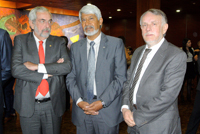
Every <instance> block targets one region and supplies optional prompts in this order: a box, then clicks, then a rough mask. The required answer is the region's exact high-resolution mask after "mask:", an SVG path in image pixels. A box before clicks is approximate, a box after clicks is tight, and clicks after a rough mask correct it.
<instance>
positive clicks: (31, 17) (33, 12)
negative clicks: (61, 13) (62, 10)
mask: <svg viewBox="0 0 200 134" xmlns="http://www.w3.org/2000/svg"><path fill="white" fill-rule="evenodd" d="M37 12H48V13H49V14H50V16H51V17H52V15H51V13H50V12H49V10H48V9H47V8H45V7H42V6H38V7H35V8H33V9H32V10H31V11H30V13H29V15H28V18H29V20H31V21H32V22H35V20H36V18H37Z"/></svg>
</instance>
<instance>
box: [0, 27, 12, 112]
mask: <svg viewBox="0 0 200 134" xmlns="http://www.w3.org/2000/svg"><path fill="white" fill-rule="evenodd" d="M0 52H1V57H0V59H1V62H0V67H1V74H0V99H1V100H0V107H1V108H0V113H3V91H2V87H3V86H4V85H6V84H5V83H6V82H7V80H8V79H10V78H11V76H12V75H11V54H12V41H11V39H10V35H9V34H8V32H7V31H5V30H3V29H0Z"/></svg>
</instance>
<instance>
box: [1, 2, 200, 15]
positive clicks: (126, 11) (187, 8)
mask: <svg viewBox="0 0 200 134" xmlns="http://www.w3.org/2000/svg"><path fill="white" fill-rule="evenodd" d="M5 1H11V2H16V3H25V4H30V5H29V6H25V7H20V8H18V9H28V8H33V7H35V6H47V7H54V8H60V9H67V10H75V11H79V10H80V9H81V7H83V6H84V5H86V4H87V3H91V4H94V5H96V6H98V7H99V9H100V10H101V12H102V16H103V18H104V19H108V17H109V16H112V19H127V18H135V16H136V0H5ZM117 9H121V11H120V12H118V11H117ZM177 9H180V10H181V13H188V14H200V0H161V10H163V11H164V12H165V13H166V14H167V15H168V14H175V13H176V10H177Z"/></svg>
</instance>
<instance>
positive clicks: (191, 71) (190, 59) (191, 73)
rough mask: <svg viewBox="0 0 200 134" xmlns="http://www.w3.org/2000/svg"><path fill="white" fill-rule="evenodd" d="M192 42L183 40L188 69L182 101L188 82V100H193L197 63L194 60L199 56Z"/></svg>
mask: <svg viewBox="0 0 200 134" xmlns="http://www.w3.org/2000/svg"><path fill="white" fill-rule="evenodd" d="M191 45H192V43H191V40H190V39H184V40H183V47H182V49H183V51H184V52H185V53H186V55H187V70H186V74H185V79H184V82H183V87H182V89H181V101H184V96H183V91H184V84H185V83H186V82H187V100H188V101H189V102H190V101H191V86H192V79H193V78H194V77H195V75H196V72H195V65H194V61H197V59H198V56H197V55H195V54H194V49H193V48H192V47H191Z"/></svg>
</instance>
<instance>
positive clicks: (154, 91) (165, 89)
mask: <svg viewBox="0 0 200 134" xmlns="http://www.w3.org/2000/svg"><path fill="white" fill-rule="evenodd" d="M140 26H141V30H142V36H143V39H144V41H145V42H146V45H143V46H141V47H139V48H138V49H136V51H135V52H134V54H133V56H132V60H131V66H130V69H129V70H128V73H127V75H128V76H127V81H126V83H125V84H124V89H123V102H122V113H123V117H124V120H125V122H126V123H127V125H128V126H129V127H128V132H129V133H131V134H181V124H180V117H179V112H178V106H177V96H178V94H179V92H180V89H181V86H182V83H183V79H184V74H185V71H186V54H185V53H184V52H183V51H182V50H180V49H179V48H178V47H176V46H174V45H172V44H171V43H169V42H167V40H166V39H165V38H164V35H165V33H166V31H167V29H168V24H167V18H166V15H165V14H164V13H163V12H162V11H161V10H159V9H150V10H148V11H146V12H145V13H144V14H143V15H142V16H141V19H140Z"/></svg>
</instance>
